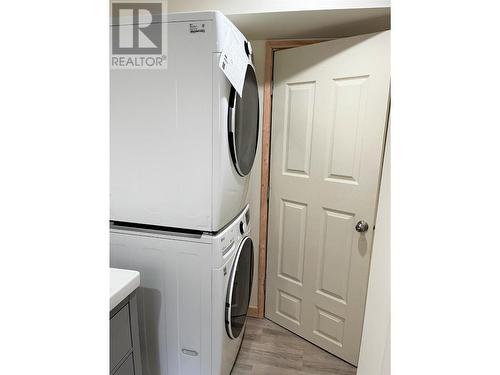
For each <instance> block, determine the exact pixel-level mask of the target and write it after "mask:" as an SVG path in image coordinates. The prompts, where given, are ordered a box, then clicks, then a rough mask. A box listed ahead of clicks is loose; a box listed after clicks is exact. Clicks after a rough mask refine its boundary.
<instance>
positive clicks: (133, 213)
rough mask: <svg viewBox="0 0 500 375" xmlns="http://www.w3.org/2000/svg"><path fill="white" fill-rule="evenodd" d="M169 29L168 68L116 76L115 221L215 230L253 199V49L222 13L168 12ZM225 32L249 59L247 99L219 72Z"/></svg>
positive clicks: (113, 140) (113, 131) (256, 110)
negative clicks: (250, 191)
mask: <svg viewBox="0 0 500 375" xmlns="http://www.w3.org/2000/svg"><path fill="white" fill-rule="evenodd" d="M111 27H118V26H116V25H112V26H111ZM163 27H164V29H165V30H166V34H167V36H168V43H167V48H168V50H167V63H168V68H167V69H160V70H129V69H126V70H111V73H110V74H111V103H110V106H111V134H110V137H111V159H110V163H111V164H110V169H111V181H110V192H111V197H110V199H111V220H112V221H115V222H122V223H137V224H144V225H152V226H161V227H172V228H182V229H186V230H195V231H205V232H217V231H218V230H219V229H221V228H222V227H223V226H225V225H226V224H227V223H229V222H230V221H231V220H232V219H234V218H235V217H236V216H237V215H238V213H239V212H240V211H241V210H242V209H243V207H244V206H245V204H246V203H247V201H248V199H247V190H248V174H249V172H250V170H251V168H252V164H253V161H254V157H255V152H256V148H257V139H258V133H259V98H258V90H257V81H256V77H255V71H254V67H253V65H252V59H251V47H250V46H249V42H248V41H247V40H246V39H245V37H244V36H243V35H242V34H241V32H239V31H238V30H237V28H236V27H235V26H234V25H233V24H232V23H231V22H230V21H229V20H228V19H227V18H226V17H225V16H224V15H222V13H220V12H216V11H213V12H196V13H178V14H169V15H168V16H167V22H165V23H163ZM229 33H233V34H234V35H236V38H237V39H238V40H239V42H238V44H239V48H241V49H242V50H244V51H245V54H246V56H247V58H248V62H247V63H248V64H247V69H246V76H245V83H244V86H243V90H242V95H241V96H240V95H239V94H238V93H237V92H236V91H235V89H234V88H233V87H232V85H231V84H230V82H229V80H228V79H227V78H226V76H225V75H224V73H223V72H222V70H221V69H220V68H219V59H220V56H221V51H222V49H223V48H224V45H225V40H226V38H227V37H228V36H229V35H230V34H229Z"/></svg>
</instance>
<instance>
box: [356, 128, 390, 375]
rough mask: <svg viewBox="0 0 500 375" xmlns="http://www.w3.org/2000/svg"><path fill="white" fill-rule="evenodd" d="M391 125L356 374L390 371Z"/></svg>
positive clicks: (387, 373) (387, 374)
mask: <svg viewBox="0 0 500 375" xmlns="http://www.w3.org/2000/svg"><path fill="white" fill-rule="evenodd" d="M390 165H391V161H390V128H389V132H388V134H387V144H386V149H385V156H384V165H383V170H382V181H381V184H380V193H379V203H378V211H377V219H376V222H375V236H374V239H373V249H372V258H371V267H370V278H369V280H368V294H367V299H366V310H365V321H364V326H363V337H362V340H361V350H360V353H359V362H358V372H357V375H389V374H390V350H391V348H390V336H391V335H390V333H391V275H390V274H391V257H390V250H391V238H390V237H391V236H390V225H391V220H390V214H391V203H390V195H391V187H390V185H391V179H390Z"/></svg>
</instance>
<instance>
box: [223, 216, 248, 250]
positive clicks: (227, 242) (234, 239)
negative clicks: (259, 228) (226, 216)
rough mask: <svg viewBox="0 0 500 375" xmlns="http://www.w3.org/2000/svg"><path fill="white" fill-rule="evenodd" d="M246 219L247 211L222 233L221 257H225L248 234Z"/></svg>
mask: <svg viewBox="0 0 500 375" xmlns="http://www.w3.org/2000/svg"><path fill="white" fill-rule="evenodd" d="M248 217H249V214H248V209H247V210H245V212H244V213H242V214H241V215H240V216H239V217H238V218H237V219H236V220H235V221H234V222H233V224H232V225H231V226H230V227H228V228H227V229H225V230H224V231H223V232H222V234H221V237H220V248H221V252H222V255H223V256H224V255H226V253H227V252H228V251H230V250H231V249H232V247H233V246H234V245H235V244H238V243H239V241H241V239H242V238H243V237H244V236H245V234H246V233H247V232H248Z"/></svg>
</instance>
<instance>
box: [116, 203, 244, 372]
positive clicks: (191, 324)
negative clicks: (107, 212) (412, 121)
mask: <svg viewBox="0 0 500 375" xmlns="http://www.w3.org/2000/svg"><path fill="white" fill-rule="evenodd" d="M248 223H249V213H248V206H246V207H245V209H244V210H243V211H242V212H241V214H240V215H238V217H237V218H236V219H235V220H234V221H232V222H231V223H230V224H229V225H228V226H227V227H225V228H224V229H223V230H222V231H220V232H219V233H217V234H216V235H214V236H211V235H207V234H203V235H199V234H186V233H175V232H166V231H158V230H151V229H147V230H146V229H142V228H134V227H120V226H113V227H112V229H111V266H112V267H118V268H125V269H131V270H137V271H139V272H140V273H141V286H140V287H139V289H138V291H137V301H138V315H139V333H140V339H141V350H142V353H141V354H142V368H143V374H144V375H166V374H168V375H198V374H200V375H201V374H210V375H228V374H229V373H230V371H231V368H232V366H233V364H234V361H235V359H236V356H237V354H238V350H239V347H240V345H241V340H242V337H243V333H244V329H245V322H246V314H247V310H248V303H249V301H250V292H251V288H252V275H253V244H252V241H251V239H250V237H249V233H250V226H249V224H248Z"/></svg>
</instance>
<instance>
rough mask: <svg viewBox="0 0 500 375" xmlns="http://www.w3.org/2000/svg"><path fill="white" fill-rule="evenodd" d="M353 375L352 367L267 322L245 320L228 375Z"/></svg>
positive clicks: (353, 369)
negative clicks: (236, 356) (238, 345)
mask: <svg viewBox="0 0 500 375" xmlns="http://www.w3.org/2000/svg"><path fill="white" fill-rule="evenodd" d="M327 374H328V375H355V374H356V367H354V366H351V365H350V364H348V363H347V362H344V361H343V360H341V359H340V358H338V357H335V356H334V355H331V354H330V353H328V352H326V351H324V350H322V349H320V348H319V347H317V346H315V345H313V344H311V343H310V342H308V341H306V340H304V339H302V338H300V337H299V336H297V335H295V334H293V333H291V332H290V331H288V330H286V329H284V328H282V327H280V326H279V325H277V324H274V323H273V322H271V321H270V320H267V319H256V318H248V321H247V327H246V332H245V336H244V338H243V342H242V344H241V350H240V353H239V354H238V358H236V363H235V364H234V367H233V371H232V372H231V375H327Z"/></svg>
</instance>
